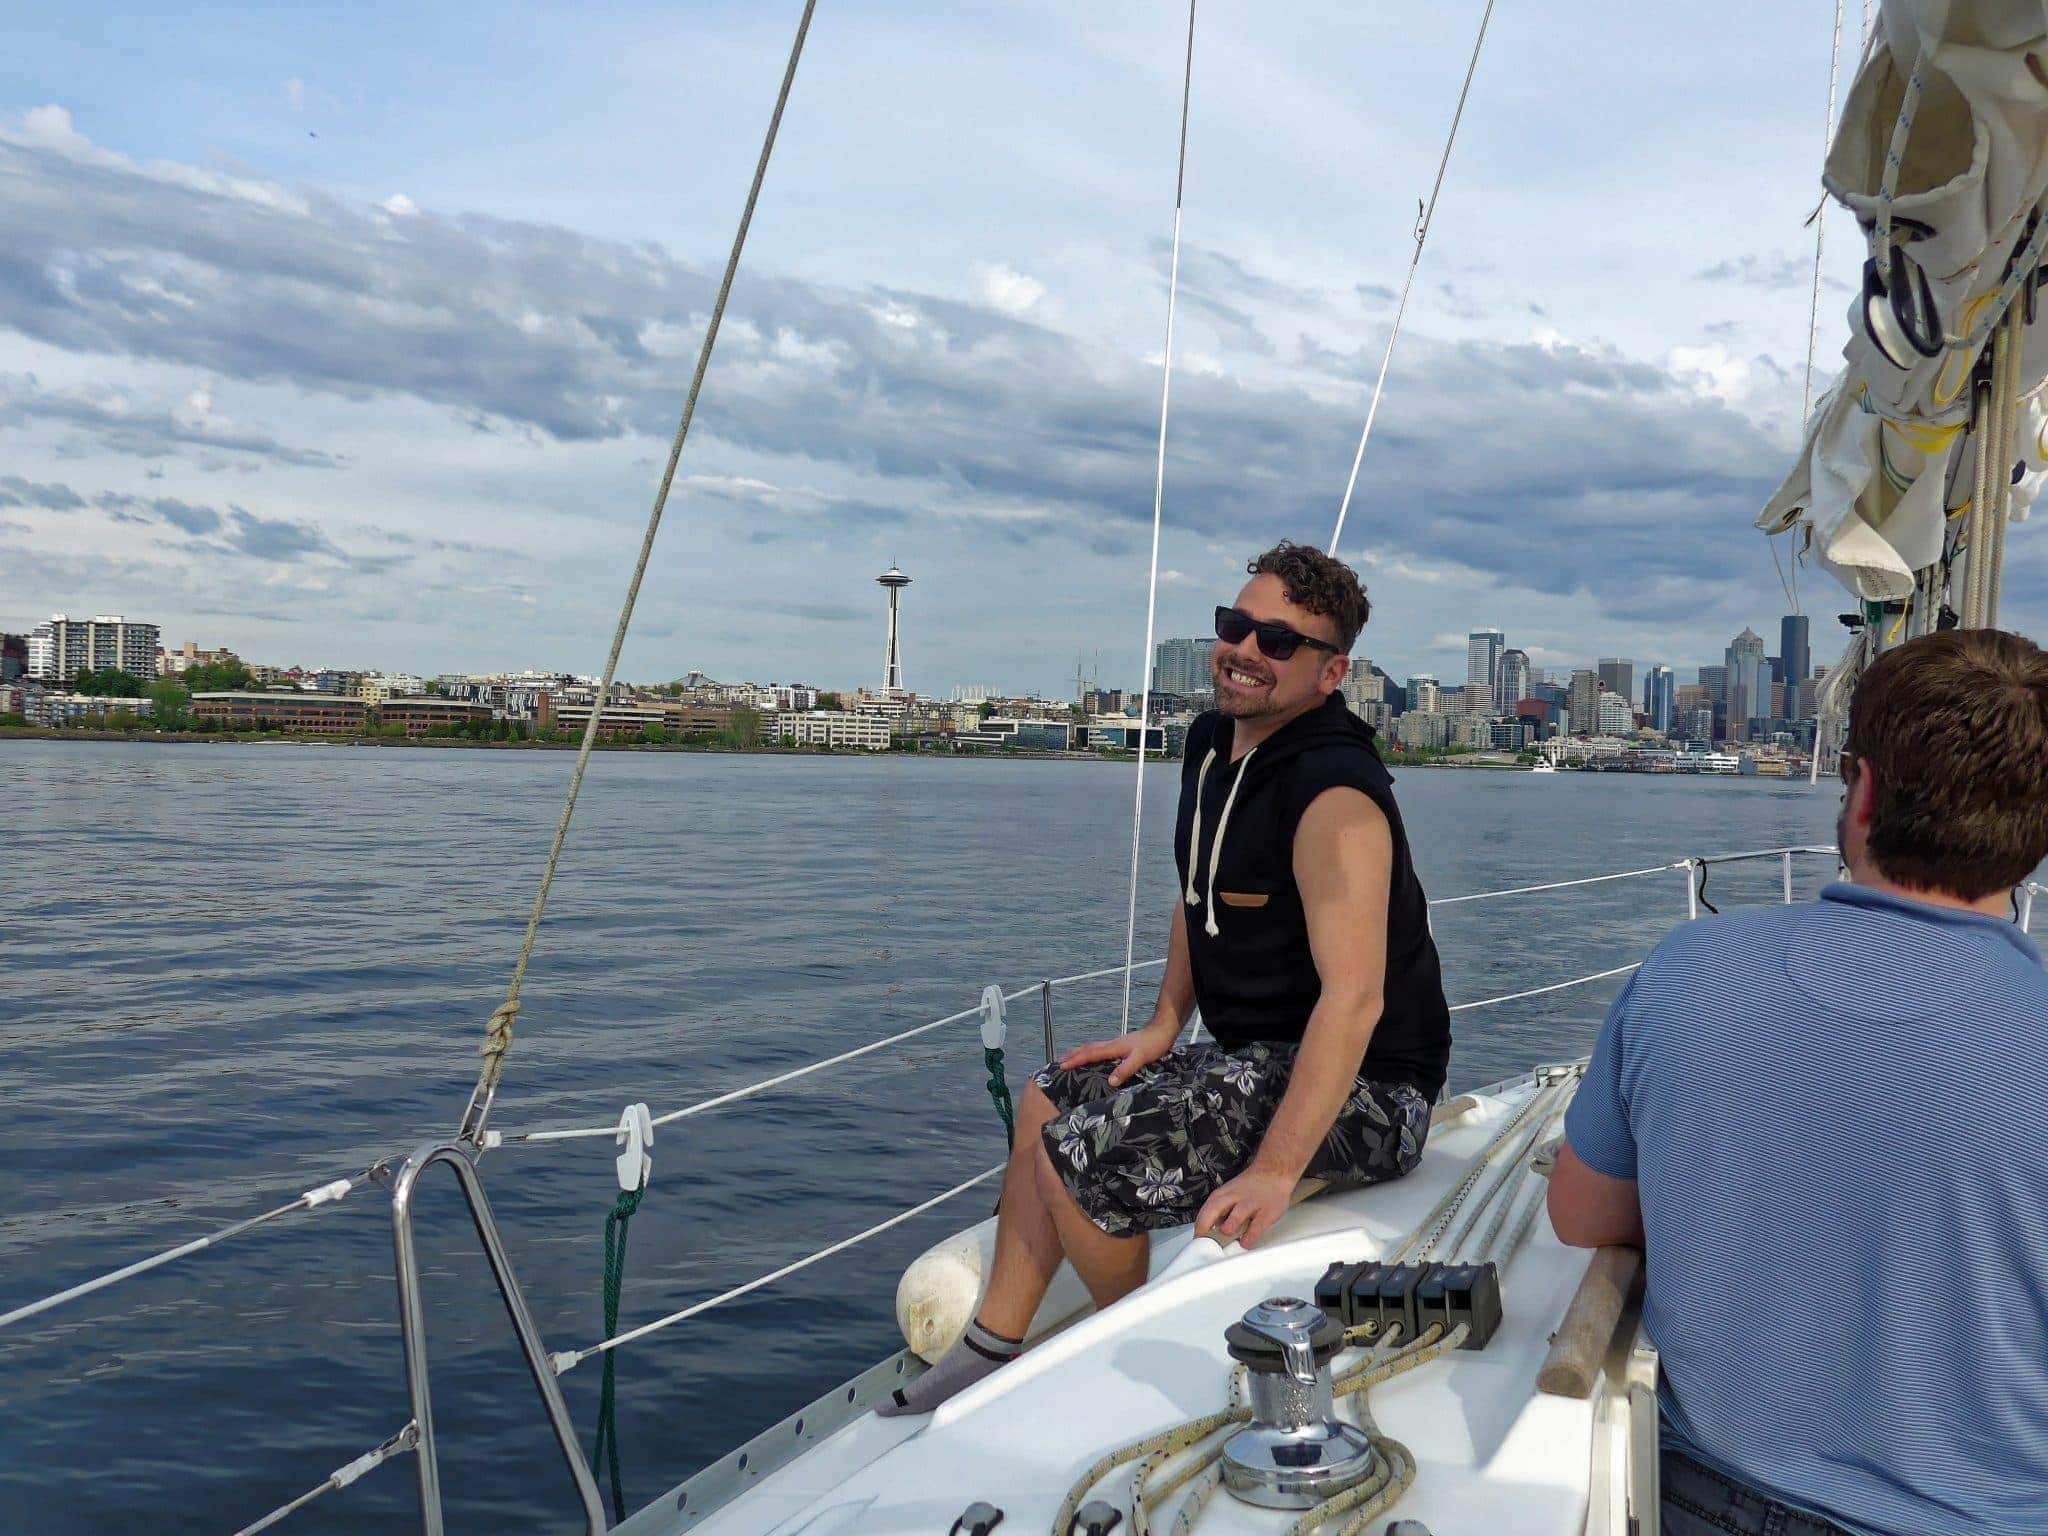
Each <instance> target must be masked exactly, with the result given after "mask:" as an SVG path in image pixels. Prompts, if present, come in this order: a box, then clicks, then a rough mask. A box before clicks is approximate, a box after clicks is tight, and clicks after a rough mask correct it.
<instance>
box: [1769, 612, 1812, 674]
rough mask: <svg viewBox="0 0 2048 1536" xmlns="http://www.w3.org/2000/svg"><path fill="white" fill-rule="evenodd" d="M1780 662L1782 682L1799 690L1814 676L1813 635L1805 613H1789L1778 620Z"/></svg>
mask: <svg viewBox="0 0 2048 1536" xmlns="http://www.w3.org/2000/svg"><path fill="white" fill-rule="evenodd" d="M1778 661H1779V666H1780V671H1781V673H1782V678H1781V680H1782V681H1783V682H1784V683H1785V685H1786V686H1787V687H1788V688H1797V687H1798V686H1799V685H1800V684H1801V683H1803V682H1805V681H1806V680H1807V678H1809V677H1811V676H1812V675H1813V650H1812V646H1811V635H1810V632H1809V629H1808V625H1807V619H1806V615H1805V614H1803V613H1788V614H1786V615H1785V616H1784V617H1783V618H1782V619H1780V620H1778Z"/></svg>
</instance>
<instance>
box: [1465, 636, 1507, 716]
mask: <svg viewBox="0 0 2048 1536" xmlns="http://www.w3.org/2000/svg"><path fill="white" fill-rule="evenodd" d="M1507 643H1508V642H1507V636H1505V635H1503V634H1502V633H1501V632H1500V631H1499V630H1497V629H1475V630H1473V631H1472V633H1471V634H1470V635H1468V636H1467V637H1466V639H1465V686H1466V687H1467V688H1468V689H1470V688H1484V689H1485V690H1486V697H1487V699H1488V701H1489V702H1491V701H1493V700H1495V699H1497V698H1498V697H1499V687H1500V653H1501V652H1502V650H1504V649H1505V648H1506V646H1507ZM1510 702H1512V701H1510Z"/></svg>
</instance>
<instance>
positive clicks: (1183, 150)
mask: <svg viewBox="0 0 2048 1536" xmlns="http://www.w3.org/2000/svg"><path fill="white" fill-rule="evenodd" d="M1488 3H1489V4H1490V3H1491V0H1488ZM1194 80H1195V0H1188V46H1187V57H1186V61H1185V62H1184V63H1183V64H1182V66H1181V78H1180V155H1179V159H1178V161H1177V162H1176V165H1175V169H1174V176H1173V259H1172V263H1171V265H1170V266H1169V268H1168V271H1167V278H1166V349H1165V351H1164V352H1163V353H1162V354H1161V356H1160V360H1159V374H1160V379H1159V458H1158V464H1157V467H1156V468H1155V469H1154V471H1153V475H1152V564H1151V566H1150V568H1149V573H1148V575H1147V578H1146V582H1145V654H1144V656H1143V657H1142V658H1141V660H1140V666H1141V668H1142V670H1141V671H1140V673H1139V676H1140V678H1141V680H1142V686H1141V687H1140V689H1139V693H1138V786H1137V789H1136V790H1135V791H1133V799H1132V804H1131V899H1130V908H1129V910H1128V911H1127V912H1126V913H1125V915H1124V1011H1123V1026H1122V1032H1123V1033H1124V1034H1129V1033H1130V1031H1131V958H1132V955H1133V954H1134V953H1135V950H1136V945H1137V942H1138V858H1139V854H1140V852H1141V851H1142V844H1143V842H1144V837H1145V743H1146V741H1147V739H1148V738H1149V736H1150V733H1151V729H1152V645H1153V634H1154V632H1155V626H1156V621H1157V617H1158V612H1159V525H1160V522H1161V520H1162V517H1163V514H1164V511H1165V507H1166V420H1167V414H1168V411H1169V409H1170V407H1171V405H1172V403H1173V312H1174V304H1175V301H1176V300H1177V299H1178V298H1179V296H1180V213H1181V199H1182V197H1183V195H1184V194H1185V192H1186V190H1187V180H1188V97H1189V95H1190V93H1191V91H1192V89H1193V86H1194Z"/></svg>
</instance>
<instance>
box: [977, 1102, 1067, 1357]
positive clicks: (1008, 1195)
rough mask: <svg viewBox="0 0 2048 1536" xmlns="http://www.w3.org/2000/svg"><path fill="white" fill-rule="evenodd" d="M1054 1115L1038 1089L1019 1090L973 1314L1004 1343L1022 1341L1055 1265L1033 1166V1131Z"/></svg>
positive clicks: (1056, 1254)
mask: <svg viewBox="0 0 2048 1536" xmlns="http://www.w3.org/2000/svg"><path fill="white" fill-rule="evenodd" d="M1054 1113H1055V1111H1054V1109H1053V1104H1052V1101H1051V1100H1050V1099H1048V1098H1047V1097H1046V1096H1045V1094H1044V1092H1043V1090H1041V1089H1040V1088H1039V1086H1038V1084H1036V1083H1033V1084H1032V1085H1031V1086H1030V1087H1028V1088H1026V1089H1025V1090H1024V1102H1023V1103H1021V1104H1019V1105H1018V1106H1017V1144H1016V1145H1015V1146H1014V1147H1013V1148H1011V1150H1010V1166H1009V1168H1008V1169H1007V1170H1005V1172H1004V1174H1003V1199H1002V1206H1001V1208H1000V1210H999V1211H998V1213H997V1216H996V1252H995V1258H994V1260H993V1261H992V1262H991V1263H990V1265H989V1279H988V1291H987V1294H985V1295H984V1296H983V1297H982V1299H981V1310H980V1312H979V1314H978V1317H979V1320H980V1322H981V1325H982V1326H983V1327H984V1328H987V1329H988V1330H989V1331H990V1332H992V1333H997V1334H1001V1335H1003V1336H1004V1337H1006V1338H1012V1339H1021V1338H1023V1337H1024V1334H1025V1332H1026V1331H1027V1330H1028V1329H1029V1328H1030V1327H1031V1319H1032V1317H1033V1316H1034V1315H1035V1314H1036V1313H1037V1311H1038V1304H1039V1303H1040V1302H1041V1301H1043V1300H1044V1299H1045V1288H1046V1287H1047V1286H1048V1285H1050V1284H1052V1277H1053V1271H1055V1270H1056V1269H1058V1268H1059V1264H1060V1240H1059V1234H1058V1232H1057V1231H1056V1230H1055V1229H1054V1227H1053V1220H1052V1213H1051V1212H1050V1211H1048V1210H1047V1209H1046V1208H1045V1201H1044V1199H1043V1198H1042V1197H1041V1196H1040V1193H1039V1184H1038V1164H1039V1162H1041V1161H1043V1157H1044V1153H1043V1150H1042V1148H1041V1145H1040V1142H1039V1132H1040V1131H1041V1130H1043V1129H1044V1128H1045V1124H1046V1122H1047V1121H1049V1120H1051V1119H1052V1118H1053V1115H1054Z"/></svg>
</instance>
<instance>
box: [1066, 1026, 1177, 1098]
mask: <svg viewBox="0 0 2048 1536" xmlns="http://www.w3.org/2000/svg"><path fill="white" fill-rule="evenodd" d="M1179 1038H1180V1025H1179V1024H1178V1023H1176V1022H1175V1021H1174V1020H1173V1019H1171V1018H1158V1017H1155V1018H1154V1019H1153V1020H1152V1022H1151V1023H1149V1024H1147V1025H1146V1026H1145V1027H1144V1028H1143V1029H1134V1030H1132V1031H1131V1032H1130V1033H1129V1034H1127V1035H1118V1036H1117V1037H1116V1038H1115V1039H1114V1040H1097V1041H1095V1042H1094V1043H1093V1044H1092V1045H1077V1046H1075V1047H1074V1049H1072V1050H1071V1051H1069V1052H1067V1054H1066V1055H1064V1056H1062V1057H1061V1058H1060V1070H1061V1071H1062V1072H1068V1071H1072V1070H1073V1069H1074V1068H1075V1067H1085V1066H1089V1065H1091V1064H1093V1063H1095V1062H1098V1061H1113V1062H1115V1063H1116V1066H1114V1067H1113V1068H1111V1069H1110V1074H1109V1085H1110V1087H1112V1088H1120V1087H1122V1086H1123V1085H1124V1084H1125V1083H1127V1082H1129V1081H1130V1080H1131V1079H1132V1078H1133V1077H1134V1076H1136V1075H1137V1073H1138V1072H1139V1071H1141V1070H1142V1069H1144V1068H1146V1067H1149V1066H1151V1065H1152V1063H1153V1062H1155V1061H1157V1060H1158V1059H1159V1058H1160V1057H1162V1056H1164V1055H1165V1054H1166V1053H1167V1052H1168V1051H1170V1050H1172V1049H1173V1043H1174V1041H1176V1040H1178V1039H1179Z"/></svg>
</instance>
